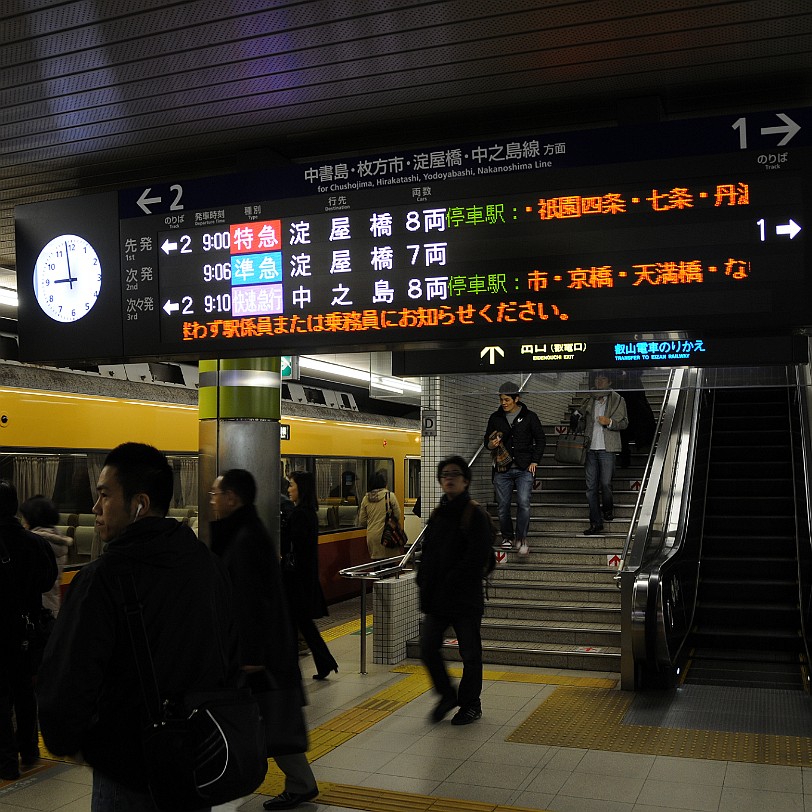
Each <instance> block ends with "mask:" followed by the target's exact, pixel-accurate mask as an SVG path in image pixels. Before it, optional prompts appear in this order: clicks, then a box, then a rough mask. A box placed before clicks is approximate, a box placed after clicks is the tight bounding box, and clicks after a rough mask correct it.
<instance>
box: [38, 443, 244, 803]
mask: <svg viewBox="0 0 812 812" xmlns="http://www.w3.org/2000/svg"><path fill="white" fill-rule="evenodd" d="M96 491H97V493H98V498H97V500H96V503H95V504H94V505H93V513H95V514H96V529H97V530H98V533H99V536H100V538H101V541H102V542H103V543H104V551H105V552H104V554H103V555H102V556H100V557H99V558H97V559H96V560H95V561H92V562H90V563H89V564H87V565H85V566H84V567H82V569H81V570H80V571H79V573H78V574H77V575H76V577H75V578H74V579H73V581H72V582H71V585H70V587H69V588H68V590H67V593H66V595H65V600H64V603H63V605H62V608H61V609H60V612H59V616H58V618H57V623H56V626H55V628H54V630H53V633H52V634H51V639H50V641H49V643H48V646H47V648H46V649H45V655H44V657H43V663H42V667H41V669H40V674H39V683H38V688H37V693H38V697H39V708H40V726H41V729H42V735H43V739H44V741H45V744H46V746H47V748H48V749H49V750H50V751H51V752H52V753H54V754H55V755H61V756H73V757H74V758H78V759H80V760H84V761H86V762H87V763H88V764H90V766H92V767H93V795H92V799H91V810H92V812H121V811H122V810H128V812H130V811H132V812H136V811H140V810H154V809H155V805H154V803H153V802H152V799H151V797H150V795H149V789H148V786H147V778H146V768H145V765H144V758H143V754H142V751H141V729H142V727H143V722H144V717H145V710H144V698H143V693H142V690H141V683H140V680H139V677H138V671H137V668H136V661H135V654H134V652H133V648H132V644H131V640H130V636H129V630H128V625H127V621H126V619H125V614H124V602H125V601H124V592H123V588H122V583H123V580H124V579H129V578H130V576H132V579H133V581H134V582H135V588H136V592H137V595H138V600H139V603H140V604H141V607H142V612H143V617H144V625H145V627H146V632H147V639H148V642H149V648H150V652H151V654H152V659H153V664H154V669H155V676H156V681H157V683H158V685H159V687H160V690H161V693H162V695H164V696H170V697H171V696H180V695H183V694H187V693H189V692H191V691H197V690H201V691H203V690H213V689H218V688H222V687H224V686H226V685H227V684H228V683H229V682H230V681H231V680H232V679H233V678H234V676H235V675H236V672H237V667H238V659H237V646H238V643H237V634H236V625H235V623H234V620H233V611H232V604H231V587H230V584H229V581H228V576H227V575H226V573H225V570H224V569H223V567H222V566H221V564H220V562H219V561H218V560H217V558H216V557H215V556H213V555H212V554H211V552H210V551H209V550H208V548H207V547H206V546H205V545H204V544H202V543H201V542H200V541H198V539H197V537H196V536H195V535H194V533H193V532H192V531H191V530H190V529H189V528H188V527H187V526H185V525H182V524H180V523H179V522H177V521H176V520H175V519H167V518H166V514H167V511H168V510H169V506H170V504H171V501H172V491H173V472H172V468H171V467H170V465H169V463H168V462H167V459H166V457H165V456H164V455H163V454H162V453H161V452H160V451H158V450H157V449H156V448H153V447H152V446H149V445H144V444H143V443H124V444H123V445H120V446H118V448H115V449H114V450H113V451H111V452H110V453H109V454H108V455H107V458H106V460H105V463H104V467H103V468H102V470H101V473H100V474H99V479H98V484H97V486H96Z"/></svg>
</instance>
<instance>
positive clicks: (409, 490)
mask: <svg viewBox="0 0 812 812" xmlns="http://www.w3.org/2000/svg"><path fill="white" fill-rule="evenodd" d="M405 463H406V499H417V498H418V497H419V496H420V457H407V458H406V460H405Z"/></svg>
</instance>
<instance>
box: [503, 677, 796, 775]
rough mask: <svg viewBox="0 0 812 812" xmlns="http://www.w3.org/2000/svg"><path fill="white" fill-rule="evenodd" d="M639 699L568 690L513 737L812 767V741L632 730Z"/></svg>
mask: <svg viewBox="0 0 812 812" xmlns="http://www.w3.org/2000/svg"><path fill="white" fill-rule="evenodd" d="M633 699H634V695H633V694H631V693H627V692H621V691H617V690H611V689H610V690H607V689H597V688H587V687H583V686H581V687H575V686H571V687H570V686H562V687H560V688H558V689H556V690H555V691H554V692H553V693H552V695H551V696H549V697H548V698H547V699H546V701H544V702H542V704H541V705H539V707H538V708H536V710H535V711H533V713H531V714H530V716H529V717H528V718H527V720H526V721H524V722H523V723H522V724H521V725H519V727H518V728H516V730H515V731H514V732H513V733H511V734H510V736H508V737H507V741H509V742H521V743H525V744H547V745H555V746H557V747H576V748H580V749H586V750H611V751H613V752H618V753H640V754H645V755H655V756H676V757H680V758H698V759H713V760H719V761H744V762H748V763H752V764H776V765H783V766H787V767H809V766H812V738H806V737H800V736H775V735H768V734H761V733H725V732H720V731H713V730H690V729H680V728H666V727H650V726H645V725H627V724H624V723H623V717H624V715H625V714H626V711H627V710H628V709H629V706H630V705H631V703H632V701H633Z"/></svg>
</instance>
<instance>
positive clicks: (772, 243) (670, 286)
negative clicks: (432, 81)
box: [18, 110, 812, 360]
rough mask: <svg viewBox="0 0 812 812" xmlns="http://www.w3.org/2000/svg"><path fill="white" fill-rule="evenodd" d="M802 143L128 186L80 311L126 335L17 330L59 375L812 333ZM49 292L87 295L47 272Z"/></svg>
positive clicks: (761, 122)
mask: <svg viewBox="0 0 812 812" xmlns="http://www.w3.org/2000/svg"><path fill="white" fill-rule="evenodd" d="M780 116H784V118H786V119H787V120H788V121H789V122H791V123H792V125H793V126H792V127H791V126H790V125H789V124H785V123H783V122H784V118H780ZM770 117H772V118H770ZM774 119H775V120H777V121H778V122H779V126H775V125H774V121H773V120H774ZM769 124H773V125H774V126H768V125H769ZM807 125H809V126H807ZM809 129H812V117H810V111H809V110H802V111H792V115H791V116H789V115H787V114H783V113H782V114H778V117H777V115H776V114H768V113H764V114H759V115H758V116H755V115H753V116H748V117H735V116H734V117H728V118H720V119H710V120H707V121H704V122H679V123H669V124H662V125H657V126H656V127H653V128H652V127H649V128H646V129H645V130H641V129H634V128H614V129H612V130H607V131H584V132H580V133H568V134H563V135H558V136H545V137H528V138H522V139H505V140H503V141H499V142H493V143H490V142H489V143H487V144H467V145H462V146H460V145H457V146H452V147H447V148H444V149H438V150H431V151H413V152H411V153H408V154H399V155H389V156H381V157H378V158H358V159H352V160H346V161H342V160H336V161H333V162H322V163H320V164H313V165H307V166H297V167H286V168H284V169H279V170H275V171H273V172H257V173H255V174H254V175H253V176H249V177H242V178H234V177H229V178H225V179H213V180H212V181H211V182H210V183H209V184H208V185H206V184H202V183H200V182H195V183H190V184H186V185H184V184H173V185H170V186H169V187H158V186H156V187H154V188H153V187H145V188H143V189H141V190H128V191H126V192H122V193H121V194H120V195H119V199H118V211H117V212H116V217H115V219H116V227H117V229H118V235H119V240H118V245H117V248H116V251H115V255H114V256H110V255H109V246H105V247H104V248H105V250H104V252H103V255H101V254H100V255H99V256H98V260H99V262H100V264H101V267H102V291H105V296H106V295H107V294H106V291H107V290H113V289H116V290H118V291H120V298H119V300H118V302H117V303H115V304H114V305H111V302H110V300H109V299H107V298H105V300H104V301H105V305H104V307H103V308H102V307H97V306H94V307H93V308H92V311H93V310H98V311H105V312H106V311H107V309H108V308H109V313H108V315H109V319H108V325H109V331H111V332H113V331H115V330H120V334H119V335H116V336H115V337H114V338H115V340H113V341H111V342H110V343H109V345H108V347H109V350H108V349H106V348H105V346H104V345H103V344H101V343H99V342H98V341H97V336H96V334H95V333H88V334H87V335H84V332H85V326H87V327H88V330H89V329H90V327H89V326H90V324H91V322H90V320H88V321H86V322H85V318H84V317H82V318H79V319H77V320H76V321H75V322H73V323H72V324H73V327H72V328H71V329H73V330H74V334H75V335H83V338H82V340H80V341H79V342H78V345H77V342H75V341H74V342H72V343H70V342H69V343H66V344H65V345H62V343H61V342H58V343H56V344H55V343H53V342H48V341H43V340H39V341H38V340H37V339H35V338H34V337H32V335H31V332H30V331H29V330H28V329H27V325H26V324H24V323H23V319H22V318H21V324H20V344H21V354H23V355H24V356H25V357H26V359H27V360H55V359H58V358H61V357H76V350H75V347H76V346H79V347H80V348H81V350H82V357H83V358H86V357H110V356H111V355H113V354H115V355H118V354H119V348H120V354H121V355H123V356H125V357H136V358H137V357H159V356H173V357H177V356H180V355H188V356H195V357H215V356H220V357H227V356H233V355H241V354H250V353H271V354H279V355H281V354H286V353H291V354H296V353H300V352H303V351H311V352H313V351H325V350H327V349H332V348H338V347H341V348H345V349H364V350H366V349H373V348H379V349H380V348H393V347H419V346H420V345H421V344H425V343H427V342H430V343H432V344H434V345H439V344H447V343H449V342H470V341H477V342H478V341H483V342H485V343H498V341H501V340H507V339H510V340H515V339H521V338H522V337H528V338H534V339H536V338H541V339H543V338H545V337H558V338H566V337H572V338H580V337H583V336H588V335H592V334H599V333H600V334H606V333H611V334H614V333H618V334H619V333H623V334H625V335H629V334H633V333H639V332H653V331H658V332H662V331H694V332H696V333H697V334H702V335H703V336H710V335H718V334H725V333H727V334H739V333H752V334H762V335H775V334H781V333H784V334H789V333H790V332H791V331H792V330H794V329H796V328H799V327H802V326H805V325H807V324H809V323H810V322H812V318H810V307H809V303H810V298H812V280H810V278H809V277H810V274H809V270H808V267H809V262H808V258H807V248H806V244H807V243H806V234H805V229H806V227H807V223H808V221H809V218H808V217H807V210H808V203H807V200H806V196H805V189H806V188H809V185H810V181H811V180H812V166H810V161H809V150H808V146H809V141H808V138H807V132H808V130H809ZM698 134H699V135H703V136H704V137H699V135H698ZM782 142H785V143H783V144H782ZM771 145H772V146H771ZM62 203H72V204H73V205H74V206H75V207H77V208H81V207H82V202H81V201H78V200H74V201H62ZM37 205H40V204H37ZM24 209H25V207H21V210H24ZM22 215H23V216H22V222H23V224H26V223H27V224H29V225H30V224H31V223H32V218H31V217H25V212H24V211H22ZM41 217H42V213H41V212H40V218H41ZM19 219H20V218H19V217H18V221H19ZM46 219H48V218H46ZM50 219H51V220H54V219H58V218H50ZM107 219H108V220H109V219H110V214H109V213H108V214H107ZM66 228H67V227H66V226H62V225H61V224H57V223H53V229H52V230H53V231H55V232H57V233H58V234H68V235H71V234H75V235H76V237H77V239H78V238H82V240H83V241H82V242H78V241H77V242H73V241H68V243H66V247H65V248H64V249H61V248H59V246H57V248H59V250H61V251H64V252H66V253H67V255H68V256H70V257H71V258H77V259H78V257H79V256H80V254H79V253H76V252H77V251H81V252H83V253H82V256H83V255H84V253H86V252H87V251H88V248H89V247H92V245H91V244H90V243H86V242H85V241H84V240H85V239H86V238H85V237H83V235H82V233H81V229H80V228H79V227H72V228H71V230H65V229H66ZM22 231H23V234H22V239H23V241H24V242H25V248H24V250H23V254H22V255H21V256H22V260H23V261H22V263H21V264H20V268H21V269H25V270H23V271H22V275H21V278H20V283H19V287H20V299H21V302H25V307H24V309H21V313H26V314H28V313H30V312H31V311H32V310H34V308H37V307H39V306H38V305H37V304H36V298H35V296H34V294H33V292H32V291H29V289H28V288H30V287H31V282H29V281H28V280H29V278H30V279H33V278H34V275H33V271H32V268H31V266H32V263H34V264H36V261H37V260H36V257H39V256H42V252H43V251H44V250H45V247H46V241H45V236H47V235H45V234H42V235H32V234H31V229H30V228H23V230H22ZM48 233H49V234H50V233H51V232H48ZM20 236H21V231H20V226H19V222H18V239H20ZM99 250H101V249H99ZM96 253H98V251H96ZM54 260H59V257H57V256H50V255H49V256H48V257H45V260H44V261H45V264H46V265H47V264H48V263H49V262H50V263H53V262H54ZM57 264H58V262H57ZM74 266H75V267H78V265H77V264H76V263H74ZM29 274H30V275H31V276H28V275H29ZM108 274H109V275H110V276H111V277H115V279H114V281H113V282H111V284H110V285H107V284H106V282H105V279H106V276H107V275H108ZM49 284H50V285H57V287H58V288H59V289H60V290H61V289H64V288H65V287H70V288H73V286H74V285H77V286H78V284H79V283H78V281H77V279H74V274H73V272H72V271H69V272H62V271H59V270H57V272H56V276H54V277H52V279H51V281H50V282H49ZM26 285H27V286H28V287H26ZM83 295H90V296H91V297H92V296H93V290H92V289H91V290H90V293H89V294H83ZM32 297H33V300H32ZM99 302H101V294H99ZM86 305H87V303H84V304H82V303H81V302H80V306H82V307H85V306H86ZM39 310H40V311H42V307H39ZM92 311H90V312H92ZM38 316H39V314H38ZM42 318H45V319H46V320H47V319H48V318H50V319H51V320H53V318H54V317H53V315H52V314H50V315H49V314H47V313H44V314H43V315H42ZM42 318H40V319H39V321H40V322H42ZM67 347H70V350H68V349H66V348H67ZM67 352H69V353H70V356H63V355H61V354H62V353H67Z"/></svg>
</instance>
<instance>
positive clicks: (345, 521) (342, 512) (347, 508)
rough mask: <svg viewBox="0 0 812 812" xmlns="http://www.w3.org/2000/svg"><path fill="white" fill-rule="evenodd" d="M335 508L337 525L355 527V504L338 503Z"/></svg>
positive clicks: (356, 523) (356, 522)
mask: <svg viewBox="0 0 812 812" xmlns="http://www.w3.org/2000/svg"><path fill="white" fill-rule="evenodd" d="M336 510H337V511H338V526H339V527H356V526H357V525H358V508H357V507H356V506H355V505H339V506H338V507H337V508H336Z"/></svg>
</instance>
